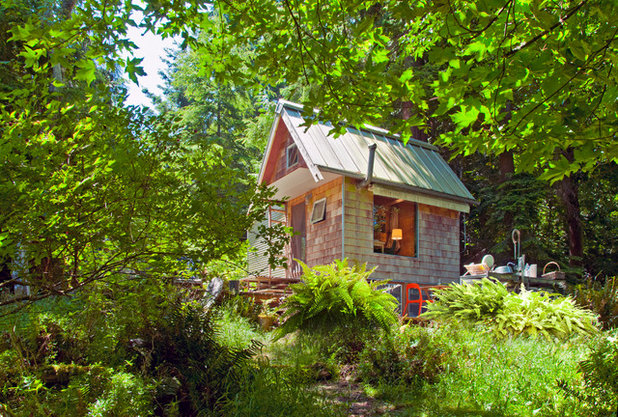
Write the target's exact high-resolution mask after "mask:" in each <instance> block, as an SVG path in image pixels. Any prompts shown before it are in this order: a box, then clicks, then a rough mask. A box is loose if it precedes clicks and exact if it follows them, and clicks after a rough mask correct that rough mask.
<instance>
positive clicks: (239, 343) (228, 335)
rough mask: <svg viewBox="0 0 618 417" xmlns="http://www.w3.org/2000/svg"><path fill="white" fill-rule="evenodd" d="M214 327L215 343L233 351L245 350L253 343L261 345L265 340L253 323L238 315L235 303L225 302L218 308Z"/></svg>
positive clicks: (265, 337)
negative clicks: (256, 342)
mask: <svg viewBox="0 0 618 417" xmlns="http://www.w3.org/2000/svg"><path fill="white" fill-rule="evenodd" d="M243 298H244V297H243ZM214 326H215V327H216V329H217V331H216V339H217V341H218V342H219V343H221V344H222V345H224V346H227V347H229V348H233V349H245V348H247V347H249V346H251V343H252V342H253V341H256V340H257V341H259V342H262V343H263V342H265V341H266V339H267V336H265V335H264V333H263V332H261V331H260V330H259V327H258V326H257V325H256V323H255V322H252V321H251V320H250V319H248V318H246V317H244V316H242V315H240V314H238V310H237V304H236V303H228V302H225V303H223V304H222V305H221V306H220V307H219V308H218V310H217V314H216V315H215V316H214Z"/></svg>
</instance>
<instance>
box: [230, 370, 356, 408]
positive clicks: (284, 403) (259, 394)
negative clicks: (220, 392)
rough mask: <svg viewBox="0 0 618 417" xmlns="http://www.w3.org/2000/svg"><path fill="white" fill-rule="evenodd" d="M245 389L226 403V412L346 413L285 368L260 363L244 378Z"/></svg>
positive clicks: (243, 387)
mask: <svg viewBox="0 0 618 417" xmlns="http://www.w3.org/2000/svg"><path fill="white" fill-rule="evenodd" d="M241 385H242V389H241V390H240V391H239V392H238V393H237V394H236V395H234V396H231V397H230V398H229V399H228V400H227V402H226V404H225V406H224V413H225V415H226V416H234V417H244V416H273V417H288V416H290V417H291V416H297V417H305V416H316V417H320V416H324V417H330V416H344V415H347V414H346V413H345V412H344V410H343V407H340V406H339V407H337V406H336V405H333V404H330V403H329V402H327V401H326V400H325V399H324V397H323V395H321V394H320V393H319V392H316V391H315V390H312V389H311V388H310V387H307V386H306V384H305V381H304V380H303V379H300V378H298V376H296V375H294V374H293V373H291V372H286V371H285V370H282V369H278V368H272V367H265V366H262V367H260V370H259V371H257V372H252V373H251V374H250V375H248V376H247V378H246V379H245V380H244V381H243V383H242V384H241Z"/></svg>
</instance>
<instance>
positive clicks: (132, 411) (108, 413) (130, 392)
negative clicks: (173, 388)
mask: <svg viewBox="0 0 618 417" xmlns="http://www.w3.org/2000/svg"><path fill="white" fill-rule="evenodd" d="M149 394H150V393H149V392H148V391H147V388H146V386H145V385H144V383H143V381H141V380H140V379H139V378H138V377H136V376H135V375H133V374H130V373H127V372H116V373H114V374H113V375H112V377H111V378H110V379H109V382H108V384H107V387H106V390H105V393H104V394H103V395H102V396H100V397H99V398H97V400H96V401H95V402H94V403H92V404H91V405H90V407H89V409H88V416H92V417H115V416H135V417H138V416H148V415H151V414H152V411H153V410H152V409H151V404H150V395H149Z"/></svg>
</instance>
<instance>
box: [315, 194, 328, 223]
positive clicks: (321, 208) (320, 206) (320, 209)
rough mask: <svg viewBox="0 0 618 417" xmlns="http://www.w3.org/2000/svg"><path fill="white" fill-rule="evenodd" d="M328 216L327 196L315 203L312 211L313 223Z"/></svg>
mask: <svg viewBox="0 0 618 417" xmlns="http://www.w3.org/2000/svg"><path fill="white" fill-rule="evenodd" d="M325 218H326V198H322V199H320V200H317V201H315V202H314V203H313V210H312V211H311V223H312V224H313V223H318V222H321V221H322V220H324V219H325Z"/></svg>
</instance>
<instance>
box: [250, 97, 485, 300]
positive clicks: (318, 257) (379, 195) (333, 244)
mask: <svg viewBox="0 0 618 417" xmlns="http://www.w3.org/2000/svg"><path fill="white" fill-rule="evenodd" d="M301 111H302V107H301V106H300V105H298V104H294V103H290V102H286V101H280V102H279V104H278V106H277V110H276V113H277V115H276V118H275V120H274V123H273V126H272V129H271V133H270V138H269V141H268V145H267V148H266V151H265V154H264V159H263V161H262V166H261V169H260V174H259V182H260V183H262V184H267V185H270V186H273V187H275V188H276V190H277V194H276V195H275V199H276V200H278V201H280V202H281V203H280V204H279V205H274V206H273V208H272V209H271V211H270V213H268V218H267V219H266V220H265V222H269V223H271V224H272V223H273V222H283V223H285V224H287V225H289V226H291V227H293V228H294V230H295V232H296V234H295V236H293V237H292V239H291V242H290V245H289V247H288V248H287V249H286V253H285V254H282V255H283V256H285V257H287V258H288V259H289V261H288V265H289V267H288V268H287V269H283V268H279V269H275V270H271V269H269V268H268V266H267V262H266V260H265V259H264V258H263V257H262V256H261V253H262V252H263V250H260V246H261V245H264V244H265V243H264V242H259V241H257V240H256V239H255V234H254V233H251V232H250V233H249V239H250V241H252V243H253V244H254V246H256V247H257V249H258V250H257V251H256V252H255V253H253V254H251V255H250V256H249V268H250V270H252V271H258V270H259V271H262V272H261V273H260V274H261V275H262V276H265V277H268V278H273V277H279V278H297V277H298V276H299V275H300V274H301V272H302V271H301V269H300V267H299V265H298V264H297V263H296V262H294V261H293V259H300V260H302V261H304V262H305V263H306V264H308V265H309V266H315V265H320V264H327V263H330V262H332V261H333V260H334V259H343V258H348V260H349V261H350V262H351V263H354V262H359V263H367V265H368V267H374V266H377V269H376V271H375V272H374V273H373V275H372V278H373V279H377V280H381V279H389V280H391V284H395V285H392V286H391V287H392V290H393V291H392V292H393V294H394V295H395V296H397V297H398V298H399V300H400V302H401V303H402V304H404V305H405V303H406V300H407V297H408V295H407V294H405V292H406V285H405V284H407V283H417V284H421V285H423V284H424V285H438V284H447V283H450V282H453V281H457V280H458V279H459V274H460V257H459V240H460V237H459V236H460V235H459V229H460V215H461V213H467V212H468V211H469V209H470V205H471V204H472V203H474V198H473V196H472V195H471V194H470V192H469V191H468V190H467V189H466V187H465V186H464V185H463V184H462V182H461V181H460V180H459V178H457V176H456V175H455V173H454V172H453V171H452V170H451V168H450V167H449V166H448V165H447V163H446V162H445V161H444V160H443V159H442V158H441V156H440V154H439V153H438V149H437V148H436V147H435V146H433V145H430V144H428V143H425V142H421V141H417V140H414V139H411V140H409V141H408V143H407V144H405V145H404V144H403V143H402V142H401V141H400V140H398V138H397V137H396V136H393V135H390V134H389V132H387V131H385V130H383V129H379V128H375V127H369V126H367V127H366V128H364V129H362V130H358V129H355V128H352V127H348V128H347V132H346V133H345V134H344V135H342V136H340V137H338V138H336V139H335V138H333V137H332V136H329V135H328V133H329V131H330V127H329V126H328V125H326V124H323V123H318V124H314V125H312V126H311V127H309V128H306V127H304V126H301V125H302V124H303V123H304V122H305V121H304V120H303V117H302V115H301ZM372 154H373V155H372ZM397 284H399V285H397Z"/></svg>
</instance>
